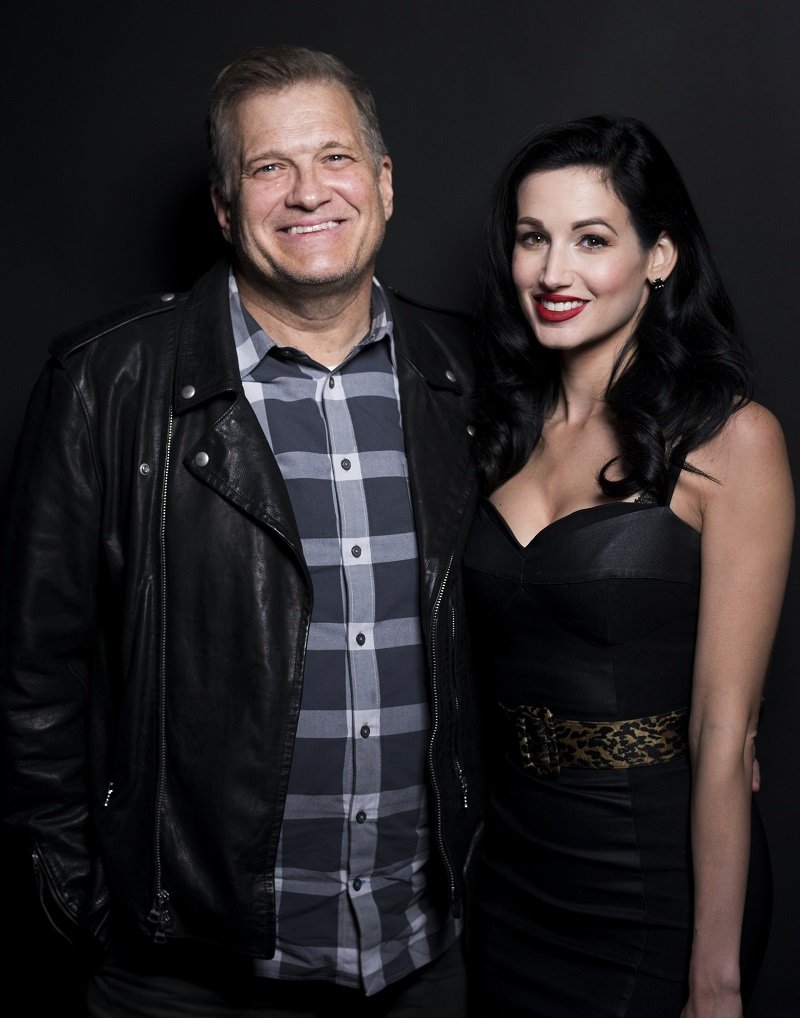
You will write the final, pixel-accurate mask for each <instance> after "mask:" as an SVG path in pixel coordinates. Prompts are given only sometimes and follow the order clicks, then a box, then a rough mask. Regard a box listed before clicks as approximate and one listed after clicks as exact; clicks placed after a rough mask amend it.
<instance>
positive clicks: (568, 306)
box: [542, 300, 586, 311]
mask: <svg viewBox="0 0 800 1018" xmlns="http://www.w3.org/2000/svg"><path fill="white" fill-rule="evenodd" d="M585 303H586V301H585V300H559V301H552V300H543V301H542V307H543V308H544V309H545V311H574V310H575V308H580V307H583V305H584V304H585Z"/></svg>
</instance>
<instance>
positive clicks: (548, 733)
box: [499, 703, 689, 778]
mask: <svg viewBox="0 0 800 1018" xmlns="http://www.w3.org/2000/svg"><path fill="white" fill-rule="evenodd" d="M499 706H500V709H501V711H502V712H503V715H504V716H505V719H506V721H507V727H508V732H509V735H510V737H511V738H510V749H511V751H512V753H513V754H514V755H515V756H517V757H518V760H519V762H521V764H522V766H523V767H525V768H527V769H530V770H533V771H535V772H536V773H537V774H538V775H540V776H541V777H553V778H555V777H558V774H559V772H560V770H561V768H562V767H594V768H608V767H614V768H622V767H648V766H649V765H651V764H657V763H665V762H666V761H667V760H673V759H674V758H675V757H677V756H680V755H681V754H682V753H684V752H685V751H686V745H687V731H688V720H689V710H688V708H684V709H682V710H673V711H669V712H668V713H667V714H650V715H648V716H647V717H643V718H629V719H628V720H625V721H568V720H565V719H564V718H555V717H553V714H552V712H551V711H550V710H549V709H548V708H547V707H529V706H526V705H524V704H522V705H520V706H518V707H507V706H506V705H505V704H502V703H501V704H499Z"/></svg>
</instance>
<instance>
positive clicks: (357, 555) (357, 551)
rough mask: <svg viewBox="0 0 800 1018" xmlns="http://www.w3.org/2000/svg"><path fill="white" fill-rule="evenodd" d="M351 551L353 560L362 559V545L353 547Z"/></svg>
mask: <svg viewBox="0 0 800 1018" xmlns="http://www.w3.org/2000/svg"><path fill="white" fill-rule="evenodd" d="M350 550H351V551H352V552H353V558H360V557H361V547H360V545H358V544H354V545H353V547H352V548H351V549H350Z"/></svg>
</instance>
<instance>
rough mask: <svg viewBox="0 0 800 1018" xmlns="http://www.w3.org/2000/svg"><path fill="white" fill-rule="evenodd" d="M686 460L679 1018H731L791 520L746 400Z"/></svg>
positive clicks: (780, 455)
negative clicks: (696, 531) (690, 557)
mask: <svg viewBox="0 0 800 1018" xmlns="http://www.w3.org/2000/svg"><path fill="white" fill-rule="evenodd" d="M692 462H693V463H694V464H695V465H696V466H699V467H700V468H701V469H703V470H704V471H706V472H707V473H708V474H710V475H711V476H712V477H714V478H716V480H717V481H718V482H719V483H715V482H714V481H711V480H705V479H704V480H702V481H701V482H699V483H698V484H697V489H698V491H699V497H700V509H701V513H702V520H703V523H702V539H701V543H702V581H701V591H700V615H699V625H698V638H697V649H696V656H695V670H694V683H693V693H692V709H691V717H690V731H689V738H690V751H691V756H692V768H693V794H692V846H693V865H694V877H695V905H694V942H693V948H692V957H691V965H690V973H689V1000H688V1003H687V1005H686V1008H685V1009H684V1018H739V1016H741V1014H742V1003H741V997H740V992H739V988H740V987H739V947H740V940H741V925H742V913H743V909H744V897H745V887H746V881H747V867H748V860H749V831H750V799H751V793H752V781H753V750H754V740H755V736H756V729H757V723H758V714H759V706H760V702H761V695H762V690H763V685H764V677H765V674H766V670H767V666H768V663H769V657H770V653H771V650H772V644H773V640H774V637H775V630H776V627H777V624H778V620H779V616H780V611H781V605H782V601H783V595H784V589H785V586H786V578H787V572H788V567H789V558H790V552H791V542H792V533H793V527H794V495H793V489H792V482H791V477H790V474H789V466H788V461H787V456H786V447H785V442H784V438H783V433H782V431H781V428H780V425H779V424H778V422H777V421H776V419H775V418H774V416H773V415H772V414H771V413H770V412H769V411H768V410H766V409H764V408H763V407H761V406H758V405H757V404H750V405H748V406H747V407H745V408H744V409H743V410H742V411H740V412H739V413H737V414H736V415H735V416H734V417H733V418H731V420H730V422H729V423H728V425H727V426H726V428H725V430H724V431H723V432H722V433H721V434H720V435H719V436H717V438H715V439H714V440H713V441H712V442H711V443H709V445H708V446H707V447H706V448H705V449H703V450H700V451H699V454H698V455H697V456H696V457H694V456H693V457H692Z"/></svg>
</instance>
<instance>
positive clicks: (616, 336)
mask: <svg viewBox="0 0 800 1018" xmlns="http://www.w3.org/2000/svg"><path fill="white" fill-rule="evenodd" d="M667 249H669V250H667ZM670 252H672V253H673V254H674V252H673V249H672V244H671V242H670V241H669V238H668V237H666V235H662V236H661V237H660V238H659V240H658V241H657V242H656V244H655V245H654V246H653V247H652V248H651V249H649V250H645V249H644V248H643V247H642V245H641V242H640V240H639V237H638V235H637V233H636V230H635V229H634V226H633V223H632V222H631V219H630V215H629V213H628V209H627V208H626V206H625V205H623V203H622V202H621V201H620V200H619V198H617V196H616V195H615V194H614V193H613V191H611V190H610V188H609V187H608V186H607V184H606V183H605V181H604V180H603V179H602V177H601V173H600V170H599V169H597V168H596V167H591V166H570V167H565V168H563V169H558V170H543V171H541V172H538V173H532V174H531V175H530V176H529V177H526V178H525V179H524V180H523V182H522V184H521V185H520V188H519V193H518V196H517V227H516V240H515V243H514V251H513V255H512V262H511V269H512V275H513V278H514V284H515V286H516V289H517V296H518V298H519V303H520V306H521V308H522V312H523V314H524V315H525V318H526V319H527V321H528V323H529V324H530V326H531V328H532V329H533V332H534V334H535V336H536V338H537V339H538V340H539V342H540V343H541V344H542V345H543V346H545V347H548V348H550V349H555V350H562V351H571V350H578V349H580V348H584V347H587V346H593V347H596V346H598V345H599V344H604V345H605V344H608V346H609V348H610V349H613V350H614V351H616V350H618V349H619V348H620V346H621V345H622V344H623V343H624V342H625V340H626V339H627V338H628V337H629V336H630V334H631V332H632V330H633V329H634V327H635V323H636V319H637V317H638V315H639V312H640V311H641V310H642V308H643V307H644V305H645V303H646V301H647V297H648V293H649V282H648V281H649V280H651V279H654V278H655V277H656V276H662V277H664V278H666V276H667V275H668V274H669V269H670V268H671V266H672V263H671V262H670V263H669V265H667V262H666V261H665V258H664V256H665V255H668V254H669V253H670ZM673 260H674V259H673Z"/></svg>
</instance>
